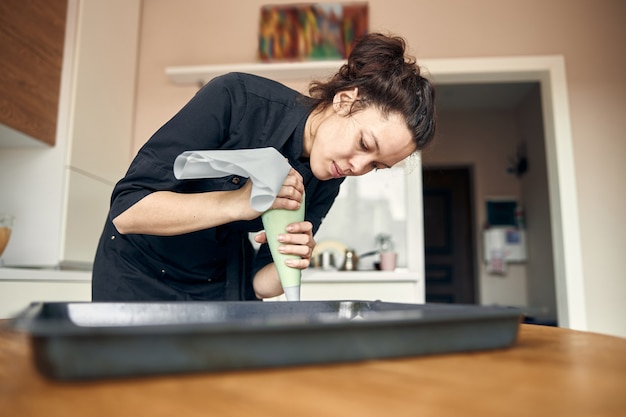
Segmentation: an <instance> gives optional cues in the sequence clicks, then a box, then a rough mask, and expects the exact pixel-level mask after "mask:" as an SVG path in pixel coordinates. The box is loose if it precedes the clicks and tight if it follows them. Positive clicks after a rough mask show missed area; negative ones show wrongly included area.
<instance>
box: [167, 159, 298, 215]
mask: <svg viewBox="0 0 626 417" xmlns="http://www.w3.org/2000/svg"><path fill="white" fill-rule="evenodd" d="M290 169H291V166H290V165H289V163H288V162H287V159H286V158H285V157H284V156H283V155H281V154H280V152H278V151H277V150H276V149H274V148H258V149H235V150H230V149H222V150H214V151H186V152H183V153H181V154H180V155H178V156H177V157H176V160H175V161H174V176H175V177H176V178H177V179H199V178H219V177H225V176H227V175H239V176H241V177H246V178H250V179H251V180H252V193H251V194H250V205H251V206H252V208H253V209H255V210H256V211H259V212H264V211H266V210H267V209H269V208H270V207H271V206H272V203H273V202H274V200H275V199H276V196H277V195H278V192H279V191H280V187H282V185H283V182H284V181H285V178H287V174H289V170H290Z"/></svg>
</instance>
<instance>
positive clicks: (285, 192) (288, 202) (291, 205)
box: [272, 168, 304, 210]
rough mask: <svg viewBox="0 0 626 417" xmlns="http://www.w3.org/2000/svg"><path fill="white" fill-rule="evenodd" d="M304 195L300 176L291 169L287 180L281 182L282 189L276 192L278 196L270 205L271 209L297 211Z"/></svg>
mask: <svg viewBox="0 0 626 417" xmlns="http://www.w3.org/2000/svg"><path fill="white" fill-rule="evenodd" d="M303 195H304V181H303V180H302V175H300V173H299V172H298V171H296V170H295V169H293V168H291V170H290V171H289V174H288V175H287V178H285V181H284V182H283V185H282V187H281V188H280V190H279V191H278V195H277V196H276V199H275V200H274V204H272V208H280V209H287V210H297V209H298V208H299V207H300V205H301V204H302V196H303Z"/></svg>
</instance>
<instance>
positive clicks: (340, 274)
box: [0, 267, 419, 283]
mask: <svg viewBox="0 0 626 417" xmlns="http://www.w3.org/2000/svg"><path fill="white" fill-rule="evenodd" d="M0 280H2V281H91V271H82V270H81V271H78V270H60V269H53V268H12V267H4V268H0ZM418 280H419V274H418V273H415V272H409V271H406V270H398V271H322V270H319V269H306V270H304V271H303V273H302V282H316V283H322V282H335V283H339V282H345V283H349V282H410V281H418Z"/></svg>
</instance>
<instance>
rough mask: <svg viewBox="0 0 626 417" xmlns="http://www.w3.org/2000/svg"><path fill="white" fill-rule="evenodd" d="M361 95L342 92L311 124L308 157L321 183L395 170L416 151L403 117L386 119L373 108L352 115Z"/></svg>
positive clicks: (314, 115) (397, 115)
mask: <svg viewBox="0 0 626 417" xmlns="http://www.w3.org/2000/svg"><path fill="white" fill-rule="evenodd" d="M357 93H358V91H357V89H355V90H354V91H347V92H342V93H338V94H337V96H336V97H335V102H334V104H333V105H332V106H329V107H328V108H327V109H326V111H324V112H323V113H318V114H315V113H314V114H312V116H311V117H310V118H309V120H308V121H307V125H308V126H307V131H306V133H305V154H308V156H309V158H310V162H311V169H312V171H313V175H315V177H316V178H317V179H319V180H329V179H331V178H341V177H347V176H358V175H363V174H366V173H368V172H370V171H371V170H373V169H384V168H391V167H392V166H394V165H395V164H397V163H398V162H400V161H402V160H403V159H405V158H406V157H408V156H409V155H410V154H411V153H413V152H414V151H415V144H414V143H413V140H412V137H411V132H410V131H409V128H408V127H407V125H406V122H405V121H404V119H403V118H402V116H400V114H398V113H390V114H389V115H387V117H385V116H383V114H382V112H381V111H380V110H379V109H377V108H376V107H373V106H369V107H367V108H365V109H363V110H359V111H356V112H354V113H352V114H350V111H349V110H350V105H351V104H352V102H353V101H354V100H355V99H356V98H357V95H358V94H357ZM309 123H311V124H310V125H309Z"/></svg>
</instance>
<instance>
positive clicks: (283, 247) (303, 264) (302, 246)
mask: <svg viewBox="0 0 626 417" xmlns="http://www.w3.org/2000/svg"><path fill="white" fill-rule="evenodd" d="M286 230H287V233H285V234H280V235H278V237H277V238H278V241H279V242H280V245H279V247H278V251H279V252H280V253H283V254H286V255H297V256H299V257H300V259H288V260H286V261H285V263H286V265H287V266H290V267H292V268H297V269H306V268H308V267H309V265H310V264H311V257H312V256H313V249H314V248H315V240H314V239H313V224H312V223H311V222H308V221H304V222H296V223H291V224H290V225H288V226H287V229H286ZM254 240H255V241H256V242H258V243H266V242H267V235H266V234H265V232H261V233H259V234H258V235H256V236H255V237H254Z"/></svg>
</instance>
